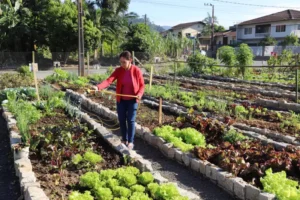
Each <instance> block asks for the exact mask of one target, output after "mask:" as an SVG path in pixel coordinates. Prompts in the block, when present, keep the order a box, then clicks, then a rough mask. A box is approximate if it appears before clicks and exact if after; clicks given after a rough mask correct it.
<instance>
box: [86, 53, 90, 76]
mask: <svg viewBox="0 0 300 200" xmlns="http://www.w3.org/2000/svg"><path fill="white" fill-rule="evenodd" d="M86 54H87V74H86V75H87V76H88V75H89V71H90V54H89V52H86Z"/></svg>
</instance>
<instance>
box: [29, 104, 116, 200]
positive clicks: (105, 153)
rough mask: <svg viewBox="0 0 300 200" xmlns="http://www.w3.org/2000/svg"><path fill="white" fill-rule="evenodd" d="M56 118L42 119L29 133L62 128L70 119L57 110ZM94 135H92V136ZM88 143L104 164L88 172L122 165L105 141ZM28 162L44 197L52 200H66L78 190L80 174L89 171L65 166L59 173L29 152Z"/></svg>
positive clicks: (47, 161) (97, 139)
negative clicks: (92, 146) (46, 128)
mask: <svg viewBox="0 0 300 200" xmlns="http://www.w3.org/2000/svg"><path fill="white" fill-rule="evenodd" d="M56 112H57V115H56V116H50V117H43V118H41V119H40V120H39V122H38V123H37V124H36V125H34V126H32V127H31V133H32V134H36V133H40V131H41V130H43V128H45V127H51V126H53V125H55V126H62V127H63V126H64V125H65V124H66V123H70V118H69V117H68V116H67V115H66V114H64V112H63V111H62V110H57V111H56ZM94 134H96V133H92V135H94ZM90 143H94V144H95V145H94V148H95V150H96V151H95V152H97V153H98V154H100V155H101V156H102V158H103V159H104V162H102V163H100V164H97V165H96V166H95V167H94V168H93V169H90V170H97V171H99V170H101V169H114V168H118V167H120V166H121V165H122V159H121V156H120V155H119V154H117V153H116V152H115V151H114V150H113V149H112V148H111V147H110V146H109V145H108V144H107V143H106V142H105V141H103V140H102V139H101V138H99V137H95V138H94V139H91V141H90ZM30 160H31V162H32V165H33V171H34V172H35V175H36V177H37V179H38V181H39V182H40V183H41V187H42V188H43V189H44V191H45V192H46V195H47V196H48V197H49V198H50V199H53V200H60V199H67V197H68V195H69V193H70V192H71V191H72V190H80V188H78V182H79V178H80V176H81V175H82V174H84V173H85V172H87V171H90V170H88V169H86V168H83V169H77V168H76V167H74V166H73V165H71V164H67V166H66V167H65V168H64V169H63V170H62V171H61V172H60V173H59V170H54V169H53V167H50V164H49V162H50V161H49V160H43V159H41V158H40V157H39V155H37V154H35V153H34V152H30Z"/></svg>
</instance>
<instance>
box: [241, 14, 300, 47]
mask: <svg viewBox="0 0 300 200" xmlns="http://www.w3.org/2000/svg"><path fill="white" fill-rule="evenodd" d="M291 34H295V35H297V36H298V38H300V11H299V10H284V11H281V12H277V13H273V14H270V15H266V16H263V17H259V18H255V19H251V20H248V21H244V22H242V23H239V24H238V25H237V35H236V37H237V41H238V42H243V43H247V44H251V45H257V44H259V42H260V41H261V40H262V39H264V38H265V37H266V36H271V37H273V38H275V39H276V40H277V41H278V43H279V44H280V42H282V41H283V39H284V38H285V37H286V36H288V35H291Z"/></svg>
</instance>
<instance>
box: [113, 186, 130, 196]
mask: <svg viewBox="0 0 300 200" xmlns="http://www.w3.org/2000/svg"><path fill="white" fill-rule="evenodd" d="M113 193H114V196H116V197H130V195H131V191H130V189H127V188H126V187H122V186H116V187H115V188H114V189H113Z"/></svg>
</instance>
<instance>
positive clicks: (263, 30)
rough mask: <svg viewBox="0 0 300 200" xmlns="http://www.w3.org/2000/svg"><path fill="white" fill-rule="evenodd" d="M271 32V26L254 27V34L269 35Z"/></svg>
mask: <svg viewBox="0 0 300 200" xmlns="http://www.w3.org/2000/svg"><path fill="white" fill-rule="evenodd" d="M270 30H271V24H264V25H257V26H255V33H256V34H257V33H269V32H270Z"/></svg>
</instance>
